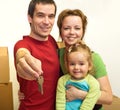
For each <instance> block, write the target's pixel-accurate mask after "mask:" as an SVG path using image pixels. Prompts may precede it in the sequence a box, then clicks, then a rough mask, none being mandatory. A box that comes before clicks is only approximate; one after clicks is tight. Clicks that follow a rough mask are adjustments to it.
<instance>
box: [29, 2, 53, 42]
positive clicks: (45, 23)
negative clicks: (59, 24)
mask: <svg viewBox="0 0 120 110" xmlns="http://www.w3.org/2000/svg"><path fill="white" fill-rule="evenodd" d="M28 20H29V23H30V24H31V36H32V37H35V38H36V39H40V40H47V38H48V35H49V34H50V32H51V30H52V27H53V25H54V20H55V6H54V5H53V4H41V3H39V4H36V7H35V11H34V14H33V18H31V17H30V16H29V15H28Z"/></svg>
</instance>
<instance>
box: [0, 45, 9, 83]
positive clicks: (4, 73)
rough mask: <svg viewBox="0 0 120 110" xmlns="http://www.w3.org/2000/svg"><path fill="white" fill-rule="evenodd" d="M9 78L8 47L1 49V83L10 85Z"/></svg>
mask: <svg viewBox="0 0 120 110" xmlns="http://www.w3.org/2000/svg"><path fill="white" fill-rule="evenodd" d="M9 79H10V76H9V55H8V48H7V47H0V83H8V82H9Z"/></svg>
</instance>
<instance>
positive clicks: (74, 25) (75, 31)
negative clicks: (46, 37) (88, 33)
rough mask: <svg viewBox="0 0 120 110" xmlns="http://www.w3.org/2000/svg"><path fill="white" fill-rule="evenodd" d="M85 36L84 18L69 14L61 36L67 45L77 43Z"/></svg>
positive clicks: (63, 24)
mask: <svg viewBox="0 0 120 110" xmlns="http://www.w3.org/2000/svg"><path fill="white" fill-rule="evenodd" d="M82 36H83V24H82V19H81V18H80V17H79V16H67V17H65V18H64V20H63V22H62V27H61V37H62V39H63V40H64V42H65V45H66V46H70V45H72V44H75V43H76V42H77V41H78V40H79V39H81V38H82Z"/></svg>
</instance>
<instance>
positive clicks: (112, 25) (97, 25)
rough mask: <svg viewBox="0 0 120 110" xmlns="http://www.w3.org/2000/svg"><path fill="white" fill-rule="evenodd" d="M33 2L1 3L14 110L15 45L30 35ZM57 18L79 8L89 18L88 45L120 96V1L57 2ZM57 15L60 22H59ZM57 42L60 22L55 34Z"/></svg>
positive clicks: (1, 40)
mask: <svg viewBox="0 0 120 110" xmlns="http://www.w3.org/2000/svg"><path fill="white" fill-rule="evenodd" d="M29 2H30V0H26V1H25V0H12V1H11V0H1V2H0V46H8V49H9V63H10V81H11V82H13V95H14V97H13V98H14V110H17V107H18V104H19V101H18V99H17V98H18V96H17V92H18V83H17V80H16V73H15V68H14V61H13V46H14V44H15V42H16V41H17V40H19V39H21V38H22V36H23V35H27V34H29V31H30V28H29V24H28V21H27V8H28V4H29ZM55 2H56V4H57V8H58V10H57V16H58V14H59V12H61V10H63V9H66V8H71V9H75V8H79V9H81V10H82V11H83V12H84V13H85V14H86V15H87V17H88V26H87V31H86V34H85V41H86V43H87V44H88V45H89V46H90V47H91V48H92V49H93V50H94V51H96V52H98V53H99V54H100V55H101V57H102V58H103V60H104V62H105V64H106V67H107V71H108V75H109V79H110V83H111V86H112V90H113V94H114V95H117V96H119V97H120V87H119V84H120V44H119V43H120V14H119V10H120V6H119V4H120V1H119V0H55ZM57 16H56V20H57ZM51 34H52V35H53V36H54V38H55V39H56V41H58V40H59V38H58V36H59V35H58V29H57V26H56V21H55V25H54V28H53V30H52V32H51Z"/></svg>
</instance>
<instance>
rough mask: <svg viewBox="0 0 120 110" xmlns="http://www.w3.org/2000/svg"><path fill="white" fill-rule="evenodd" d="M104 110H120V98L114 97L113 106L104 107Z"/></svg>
mask: <svg viewBox="0 0 120 110" xmlns="http://www.w3.org/2000/svg"><path fill="white" fill-rule="evenodd" d="M103 106H104V110H120V98H118V97H116V96H113V102H112V104H111V105H103Z"/></svg>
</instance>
